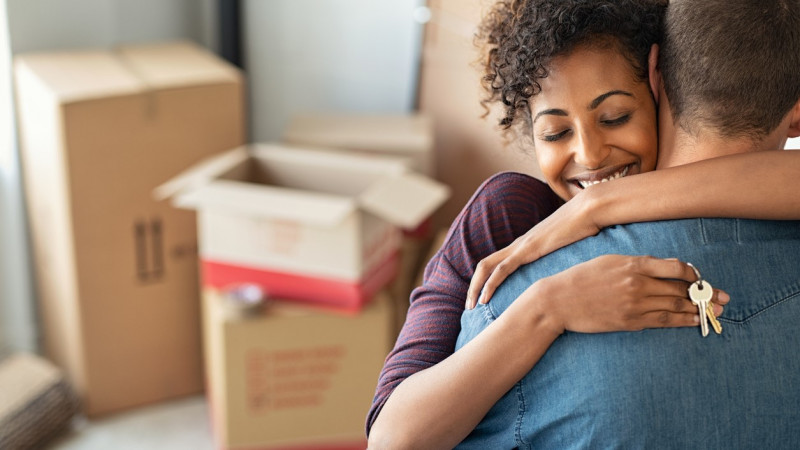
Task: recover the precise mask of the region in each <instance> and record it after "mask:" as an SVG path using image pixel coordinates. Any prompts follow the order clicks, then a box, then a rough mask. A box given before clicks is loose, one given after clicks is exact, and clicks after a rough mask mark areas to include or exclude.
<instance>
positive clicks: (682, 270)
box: [633, 256, 697, 282]
mask: <svg viewBox="0 0 800 450" xmlns="http://www.w3.org/2000/svg"><path fill="white" fill-rule="evenodd" d="M633 258H634V260H633V264H635V265H638V267H637V269H638V271H639V273H641V274H643V275H647V276H651V277H653V278H671V279H674V280H685V281H688V282H693V281H697V275H696V274H695V273H694V270H693V269H692V268H691V266H689V265H688V264H686V263H685V262H683V261H680V260H679V259H677V258H669V259H661V258H654V257H652V256H634V257H633Z"/></svg>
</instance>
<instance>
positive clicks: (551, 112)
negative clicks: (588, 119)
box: [531, 90, 633, 123]
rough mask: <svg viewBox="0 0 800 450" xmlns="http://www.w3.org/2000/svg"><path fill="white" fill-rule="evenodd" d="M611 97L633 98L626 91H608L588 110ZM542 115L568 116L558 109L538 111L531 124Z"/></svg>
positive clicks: (593, 101) (594, 101) (593, 102)
mask: <svg viewBox="0 0 800 450" xmlns="http://www.w3.org/2000/svg"><path fill="white" fill-rule="evenodd" d="M612 95H625V96H628V97H633V94H632V93H630V92H628V91H621V90H615V91H608V92H606V93H605V94H602V95H599V96H598V97H597V98H596V99H594V100H592V103H590V104H589V108H588V110H589V111H592V110H594V109H597V107H598V106H600V104H601V103H603V101H605V99H607V98H608V97H611V96H612ZM544 115H550V116H564V117H566V116H568V114H567V112H566V111H564V110H563V109H558V108H551V109H545V110H544V111H539V112H538V113H536V116H535V117H534V118H533V122H531V123H536V120H537V119H538V118H539V117H540V116H544Z"/></svg>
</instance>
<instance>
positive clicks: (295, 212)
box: [155, 144, 449, 310]
mask: <svg viewBox="0 0 800 450" xmlns="http://www.w3.org/2000/svg"><path fill="white" fill-rule="evenodd" d="M448 195H449V188H448V187H447V186H444V185H442V184H441V183H439V182H436V181H434V180H432V179H430V178H427V177H425V176H423V175H419V174H416V173H413V172H411V171H410V169H409V168H408V167H407V165H406V164H405V163H404V162H402V161H400V160H396V159H392V158H381V159H376V158H371V157H366V156H363V155H353V154H344V153H331V152H326V151H320V150H311V149H303V148H295V147H292V148H288V147H285V146H280V145H269V144H258V145H250V146H244V147H240V148H237V149H234V150H231V151H228V152H225V153H223V154H220V155H217V156H215V157H213V158H210V159H208V160H206V161H203V162H201V163H199V164H197V165H196V166H194V167H192V168H190V169H188V170H186V171H185V172H183V173H181V174H179V175H178V176H176V177H175V178H173V179H172V180H170V181H168V182H167V183H165V184H163V185H162V186H160V187H159V188H157V189H156V190H155V196H156V197H157V198H159V199H164V198H170V197H171V198H172V199H173V204H174V205H176V206H178V207H182V208H189V209H196V210H197V212H198V233H199V245H200V257H201V262H202V265H203V277H204V280H203V283H204V284H205V285H206V286H211V287H217V288H222V287H225V286H226V285H229V284H234V283H239V282H253V283H258V284H261V285H262V286H263V287H264V288H265V289H266V290H267V292H268V295H270V296H274V297H281V298H286V299H293V300H297V301H306V302H315V303H322V304H327V305H329V306H336V307H340V308H344V309H350V310H357V309H359V308H360V307H361V306H362V305H363V304H364V303H365V302H366V301H367V300H369V299H370V298H371V297H372V295H374V294H375V293H376V292H377V291H378V290H380V289H381V288H382V287H383V286H385V285H386V284H387V283H388V282H389V281H391V280H392V278H393V277H394V275H395V273H396V270H397V253H398V250H399V247H400V242H401V233H400V229H401V228H409V229H413V228H415V227H417V226H418V225H419V224H420V223H422V222H423V221H424V220H426V219H427V218H428V217H429V216H430V215H431V214H432V213H433V212H434V211H435V210H436V208H438V207H439V206H440V205H441V204H442V203H443V202H444V201H445V200H446V199H447V197H448Z"/></svg>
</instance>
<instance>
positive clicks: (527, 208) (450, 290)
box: [366, 172, 561, 434]
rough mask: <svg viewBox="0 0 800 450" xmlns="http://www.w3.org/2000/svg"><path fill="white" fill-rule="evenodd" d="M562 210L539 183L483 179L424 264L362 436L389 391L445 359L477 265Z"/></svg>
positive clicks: (502, 176)
mask: <svg viewBox="0 0 800 450" xmlns="http://www.w3.org/2000/svg"><path fill="white" fill-rule="evenodd" d="M560 205H561V199H559V198H558V197H557V196H556V195H555V194H554V193H553V192H552V191H551V190H550V189H549V188H548V187H547V185H545V184H544V183H542V182H541V181H539V180H537V179H535V178H532V177H530V176H527V175H523V174H519V173H513V172H503V173H499V174H497V175H494V176H492V177H491V178H489V179H488V180H486V181H485V182H484V183H483V184H482V185H481V186H480V187H479V188H478V190H477V191H476V192H475V194H473V196H472V198H471V199H470V200H469V201H468V202H467V204H466V206H465V207H464V209H463V210H462V211H461V213H460V214H459V215H458V217H456V220H455V221H454V222H453V224H452V226H451V227H450V231H449V232H448V234H447V237H446V238H445V241H444V243H443V244H442V247H441V248H440V249H439V251H438V252H437V253H436V254H435V255H434V257H433V258H432V259H431V260H430V262H428V265H427V266H426V268H425V273H424V278H423V282H422V286H419V287H417V288H416V289H414V291H413V292H412V293H411V304H410V306H409V309H408V314H407V316H406V322H405V324H404V325H403V328H402V330H401V331H400V335H399V336H398V338H397V342H396V343H395V346H394V349H393V350H392V351H391V352H390V353H389V355H388V356H387V357H386V361H385V362H384V366H383V369H382V370H381V374H380V376H379V378H378V387H377V389H376V392H375V397H374V398H373V401H372V406H371V408H370V410H369V413H368V415H367V424H366V428H367V434H369V430H370V429H371V427H372V424H373V423H374V421H375V418H376V417H377V416H378V414H379V413H380V411H381V408H382V407H383V405H384V404H385V403H386V400H387V399H388V398H389V396H390V395H391V394H392V392H393V391H394V389H395V388H396V387H397V386H398V385H399V384H400V383H401V382H402V381H403V380H405V379H406V378H408V377H409V376H411V375H413V374H414V373H416V372H419V371H421V370H424V369H427V368H428V367H431V366H433V365H435V364H437V363H438V362H440V361H442V360H444V359H445V358H447V357H448V356H450V355H451V354H452V353H453V351H454V349H455V343H456V339H457V338H458V334H459V332H460V331H461V313H462V312H463V311H464V303H465V302H466V299H467V290H468V289H469V283H470V279H471V278H472V275H473V273H474V272H475V266H476V265H477V264H478V262H479V261H480V260H482V259H483V258H485V257H487V256H489V255H490V254H492V253H494V252H495V251H497V250H500V249H502V248H504V247H506V246H508V245H509V244H511V243H512V242H513V241H514V239H516V238H517V237H519V236H521V235H523V234H524V233H525V232H527V231H528V230H529V229H530V228H531V227H533V226H534V225H536V224H537V223H539V222H540V221H541V220H543V219H544V218H545V217H547V216H548V215H550V214H551V213H552V212H553V211H555V210H556V208H558V206H560Z"/></svg>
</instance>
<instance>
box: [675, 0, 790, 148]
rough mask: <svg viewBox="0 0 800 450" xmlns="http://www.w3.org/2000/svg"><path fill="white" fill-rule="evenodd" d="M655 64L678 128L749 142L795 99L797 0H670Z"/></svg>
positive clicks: (764, 133) (771, 125) (769, 128)
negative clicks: (709, 131)
mask: <svg viewBox="0 0 800 450" xmlns="http://www.w3.org/2000/svg"><path fill="white" fill-rule="evenodd" d="M665 22H666V23H665V36H664V38H663V44H662V46H661V49H660V52H659V67H660V69H661V75H662V78H663V87H664V92H665V94H666V96H667V98H668V100H669V105H670V109H671V111H672V118H673V121H674V123H675V125H676V126H678V127H680V128H681V130H682V131H684V132H686V133H689V134H692V135H696V134H698V133H699V132H701V131H704V130H706V131H707V130H713V132H714V133H715V134H716V135H718V136H719V137H721V138H725V139H740V138H747V139H749V140H751V141H753V142H756V141H759V140H761V139H764V138H765V137H766V136H767V135H769V134H770V133H771V132H773V131H775V130H776V128H777V127H778V126H779V125H780V124H781V122H782V121H783V120H784V119H785V118H786V116H787V114H788V113H789V112H790V111H791V110H792V108H793V107H794V106H795V104H796V103H797V102H798V99H800V1H798V0H697V1H692V0H672V1H671V2H670V5H669V7H668V8H667V17H666V21H665Z"/></svg>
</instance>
